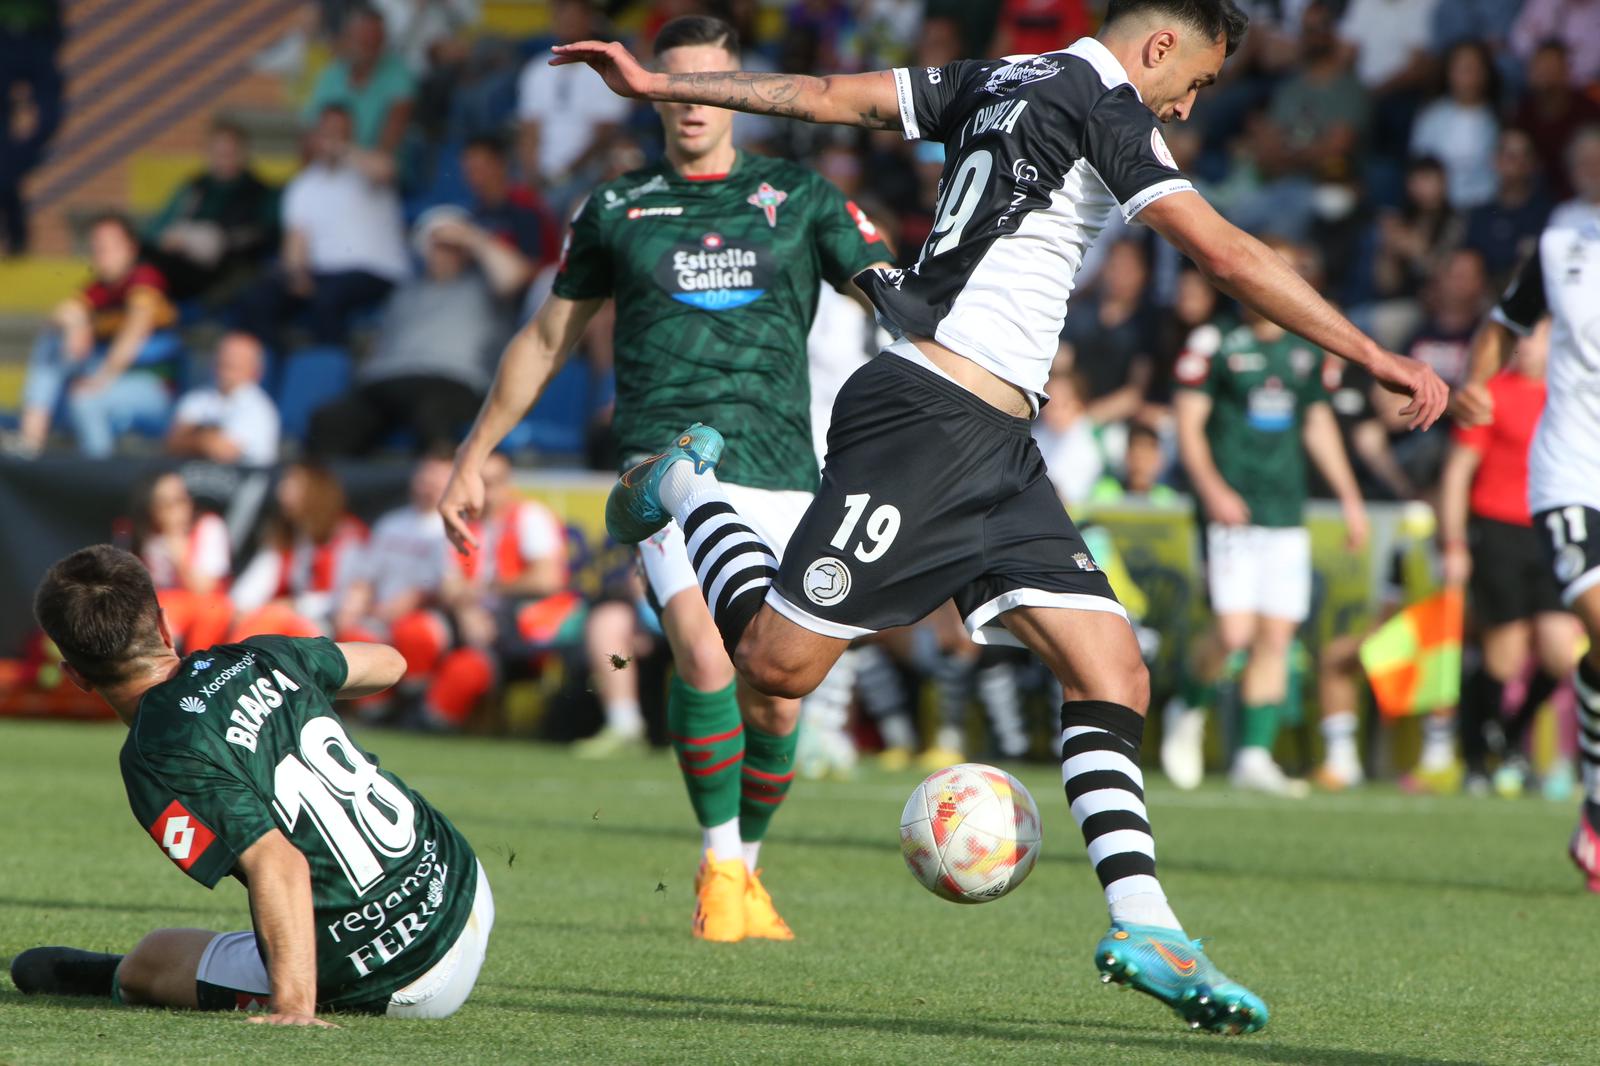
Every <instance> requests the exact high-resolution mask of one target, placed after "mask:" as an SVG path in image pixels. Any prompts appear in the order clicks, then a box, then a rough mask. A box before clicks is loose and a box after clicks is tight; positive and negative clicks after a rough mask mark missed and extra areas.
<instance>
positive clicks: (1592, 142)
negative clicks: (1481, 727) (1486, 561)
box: [1455, 126, 1600, 892]
mask: <svg viewBox="0 0 1600 1066" xmlns="http://www.w3.org/2000/svg"><path fill="white" fill-rule="evenodd" d="M1568 162H1569V166H1570V170H1569V174H1570V177H1571V179H1572V187H1573V189H1574V191H1575V193H1576V195H1575V196H1574V198H1573V199H1572V200H1570V201H1568V202H1567V203H1565V204H1562V205H1561V206H1560V207H1558V208H1557V209H1556V211H1555V213H1554V214H1553V215H1552V216H1551V218H1550V222H1549V224H1548V225H1547V226H1546V227H1545V230H1544V233H1543V234H1542V235H1541V236H1540V238H1539V250H1538V252H1537V254H1535V255H1534V256H1533V257H1532V258H1530V259H1529V260H1528V262H1527V263H1526V264H1525V265H1524V266H1523V268H1522V270H1521V271H1520V272H1519V273H1518V275H1517V280H1516V281H1515V282H1514V283H1513V284H1512V286H1511V288H1510V290H1509V291H1508V292H1507V293H1506V295H1505V297H1504V298H1503V299H1502V300H1501V301H1500V303H1499V305H1498V306H1497V307H1496V308H1495V310H1494V311H1493V312H1492V314H1491V320H1490V321H1488V322H1486V323H1484V325H1483V326H1482V327H1481V328H1480V329H1479V331H1478V334H1477V336H1476V337H1475V338H1474V339H1473V350H1472V366H1471V371H1470V373H1469V375H1468V379H1467V384H1466V385H1465V386H1464V387H1463V388H1462V389H1461V390H1460V392H1459V394H1458V395H1457V397H1456V400H1455V406H1456V416H1457V420H1458V421H1460V422H1462V423H1463V424H1465V425H1467V426H1480V425H1484V424H1487V423H1490V422H1492V421H1493V419H1494V409H1495V406H1496V403H1495V397H1494V394H1493V393H1492V392H1490V391H1489V387H1488V383H1489V381H1490V380H1491V379H1493V377H1494V375H1495V374H1496V373H1498V372H1499V371H1500V369H1501V368H1502V367H1503V366H1504V365H1505V364H1506V363H1507V362H1508V360H1509V357H1510V354H1511V347H1512V341H1513V339H1514V337H1515V336H1517V335H1518V334H1522V335H1526V334H1528V333H1530V332H1532V331H1533V329H1534V328H1535V327H1536V326H1538V324H1539V321H1540V319H1542V318H1543V317H1544V316H1545V315H1546V314H1549V315H1550V316H1551V327H1550V354H1549V359H1548V364H1549V369H1548V375H1549V385H1548V387H1547V389H1546V393H1545V409H1544V414H1543V416H1542V417H1541V418H1540V420H1539V428H1538V430H1537V431H1536V432H1535V434H1534V439H1533V447H1532V449H1531V450H1530V452H1529V456H1528V503H1529V509H1530V510H1531V511H1532V512H1533V522H1534V527H1535V528H1536V529H1538V530H1539V533H1540V535H1541V537H1542V538H1543V539H1544V543H1545V548H1546V558H1547V560H1548V562H1549V564H1550V567H1551V570H1552V572H1553V573H1554V575H1555V579H1556V582H1557V583H1558V584H1559V585H1560V587H1561V602H1562V604H1563V605H1564V606H1566V607H1568V608H1569V609H1571V610H1572V611H1573V612H1574V613H1576V614H1577V616H1578V618H1579V619H1580V620H1582V622H1583V627H1584V629H1585V630H1587V631H1588V634H1589V650H1588V652H1587V653H1586V654H1585V655H1584V657H1583V659H1582V661H1581V662H1580V663H1579V664H1578V676H1577V680H1576V682H1575V687H1576V689H1577V692H1578V725H1579V730H1580V737H1579V744H1578V747H1579V754H1580V758H1581V760H1582V763H1583V793H1584V806H1583V811H1582V814H1581V816H1580V817H1579V819H1578V827H1577V829H1576V830H1575V831H1574V832H1573V835H1572V842H1571V846H1570V854H1571V856H1572V860H1573V862H1574V863H1575V864H1576V865H1577V866H1578V869H1579V870H1580V871H1581V872H1582V873H1583V875H1584V878H1585V881H1586V882H1587V884H1588V886H1589V889H1590V891H1593V892H1600V535H1597V533H1600V300H1596V299H1595V298H1594V294H1595V293H1597V292H1600V126H1596V127H1590V128H1587V129H1585V130H1583V131H1582V132H1580V133H1579V134H1578V135H1577V136H1576V137H1574V138H1573V141H1572V144H1571V146H1570V147H1569V149H1568Z"/></svg>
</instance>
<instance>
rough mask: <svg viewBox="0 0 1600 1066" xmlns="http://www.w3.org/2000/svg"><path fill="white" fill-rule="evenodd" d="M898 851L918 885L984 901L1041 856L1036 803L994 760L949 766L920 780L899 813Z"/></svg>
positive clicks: (944, 895) (1018, 879)
mask: <svg viewBox="0 0 1600 1066" xmlns="http://www.w3.org/2000/svg"><path fill="white" fill-rule="evenodd" d="M900 851H901V854H903V855H904V856H905V860H906V866H907V868H909V869H910V870H911V876H913V877H915V878H916V879H917V880H918V881H920V882H922V887H923V888H926V889H927V890H928V891H929V892H932V893H933V894H934V895H936V896H938V897H939V898H940V899H947V900H950V901H951V902H952V903H987V902H989V901H990V900H993V899H999V898H1000V897H1001V896H1003V895H1005V894H1006V893H1007V892H1010V891H1011V890H1012V889H1014V888H1016V887H1017V886H1018V885H1020V884H1022V882H1023V881H1024V880H1025V879H1026V878H1027V876H1028V872H1029V871H1030V870H1032V869H1033V863H1034V860H1035V859H1037V858H1038V857H1039V808H1038V807H1037V806H1035V805H1034V802H1033V797H1032V796H1030V795H1028V790H1027V789H1026V788H1023V787H1022V782H1021V781H1018V780H1017V779H1016V778H1014V777H1012V776H1011V775H1010V774H1008V773H1006V772H1005V771H1004V770H997V769H995V768H994V767H993V766H984V765H983V764H981V763H971V762H966V763H961V764H960V765H959V766H947V767H945V768H944V769H943V770H940V771H938V772H936V773H934V774H931V775H929V777H928V779H927V780H926V781H924V782H922V784H920V785H918V786H917V789H916V791H915V792H913V793H911V798H910V799H909V800H907V801H906V809H905V812H904V813H903V814H901V815H900Z"/></svg>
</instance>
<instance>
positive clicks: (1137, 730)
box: [1061, 700, 1183, 931]
mask: <svg viewBox="0 0 1600 1066" xmlns="http://www.w3.org/2000/svg"><path fill="white" fill-rule="evenodd" d="M1143 737H1144V719H1143V718H1142V717H1141V716H1139V715H1138V714H1136V713H1135V712H1134V711H1132V710H1130V709H1129V708H1127V707H1121V706H1118V705H1116V704H1114V703H1104V702H1100V701H1095V700H1080V701H1074V702H1070V703H1065V704H1063V705H1062V707H1061V779H1062V783H1063V784H1064V785H1065V786H1066V790H1067V802H1068V803H1070V804H1071V805H1072V817H1073V819H1074V820H1075V821H1076V822H1077V823H1078V828H1079V829H1081V830H1082V831H1083V842H1084V844H1085V845H1086V846H1087V847H1088V849H1089V862H1090V863H1092V864H1093V865H1094V870H1095V874H1096V875H1097V876H1098V877H1099V878H1100V886H1101V888H1102V889H1104V890H1105V894H1106V905H1107V907H1109V908H1110V911H1111V920H1112V921H1114V922H1129V923H1132V924H1136V925H1155V926H1162V927H1164V928H1168V929H1177V930H1179V931H1182V929H1183V926H1182V925H1180V924H1179V922H1178V918H1177V916H1176V915H1174V914H1173V913H1172V908H1171V907H1170V906H1168V904H1167V895H1166V893H1165V892H1164V891H1163V890H1162V888H1161V882H1160V881H1159V880H1157V878H1156V845H1155V838H1154V837H1153V836H1152V835H1151V832H1150V817H1149V815H1148V813H1146V811H1145V806H1144V774H1143V772H1142V771H1141V770H1140V769H1139V749H1140V746H1141V741H1142V739H1143Z"/></svg>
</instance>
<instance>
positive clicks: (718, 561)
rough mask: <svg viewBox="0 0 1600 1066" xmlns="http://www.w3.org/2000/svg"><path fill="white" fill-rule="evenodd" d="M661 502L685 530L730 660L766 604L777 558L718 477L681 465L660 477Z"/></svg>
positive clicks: (693, 560)
mask: <svg viewBox="0 0 1600 1066" xmlns="http://www.w3.org/2000/svg"><path fill="white" fill-rule="evenodd" d="M660 494H661V503H662V506H663V507H665V508H666V509H667V510H668V511H669V512H670V513H671V514H672V517H673V518H674V519H676V520H677V522H678V527H679V528H680V529H682V530H683V537H684V541H685V543H686V545H687V547H688V551H689V559H690V561H691V562H692V563H693V564H694V570H695V576H696V577H697V578H698V579H699V581H700V588H701V590H702V591H703V592H704V593H705V597H706V605H707V606H708V607H710V608H711V618H712V621H714V622H715V623H716V626H717V631H718V632H719V633H721V634H722V643H723V645H724V647H726V648H727V649H728V655H729V656H730V657H731V656H732V655H733V653H734V651H735V649H737V648H738V647H739V639H740V638H741V637H742V636H744V631H745V629H746V628H747V627H748V626H749V625H750V622H751V621H752V620H753V619H754V618H755V616H756V615H757V614H758V613H759V612H760V610H761V605H762V604H763V603H765V602H766V599H767V590H768V589H769V588H771V587H772V582H773V580H774V579H775V578H777V576H778V559H777V556H776V555H775V554H774V552H773V551H772V549H771V548H769V547H768V546H767V544H766V543H765V542H764V541H763V540H762V539H761V537H760V536H759V535H758V534H757V533H756V532H755V530H754V529H752V528H751V527H750V526H749V525H748V524H747V523H746V522H745V520H744V519H743V518H742V517H740V515H739V513H738V511H736V510H735V509H734V507H733V504H732V503H731V502H729V500H728V497H727V494H726V493H724V492H723V491H722V486H721V485H719V484H718V483H717V479H716V475H715V474H713V473H712V472H711V471H709V470H707V471H704V472H701V473H696V472H695V470H694V467H693V465H692V464H690V463H687V462H680V463H676V464H674V465H673V467H672V469H670V470H668V471H667V473H666V474H665V475H664V476H663V477H662V478H661V486H660Z"/></svg>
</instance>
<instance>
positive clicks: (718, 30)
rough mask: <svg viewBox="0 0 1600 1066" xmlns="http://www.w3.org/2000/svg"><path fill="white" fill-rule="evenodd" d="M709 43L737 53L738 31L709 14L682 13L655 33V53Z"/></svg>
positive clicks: (734, 53) (730, 53)
mask: <svg viewBox="0 0 1600 1066" xmlns="http://www.w3.org/2000/svg"><path fill="white" fill-rule="evenodd" d="M694 45H711V46H712V47H715V48H720V49H722V50H723V51H724V52H727V53H728V54H729V55H731V56H737V55H738V54H739V31H738V30H736V29H734V28H733V23H731V22H727V21H725V20H723V19H719V18H716V17H714V16H711V15H684V16H682V17H681V18H675V19H673V20H672V21H671V22H669V23H667V24H666V25H665V26H663V27H661V32H659V33H657V34H656V47H655V50H656V55H657V56H658V57H659V56H660V55H661V53H663V52H666V51H668V50H670V49H673V48H684V47H690V46H694Z"/></svg>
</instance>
